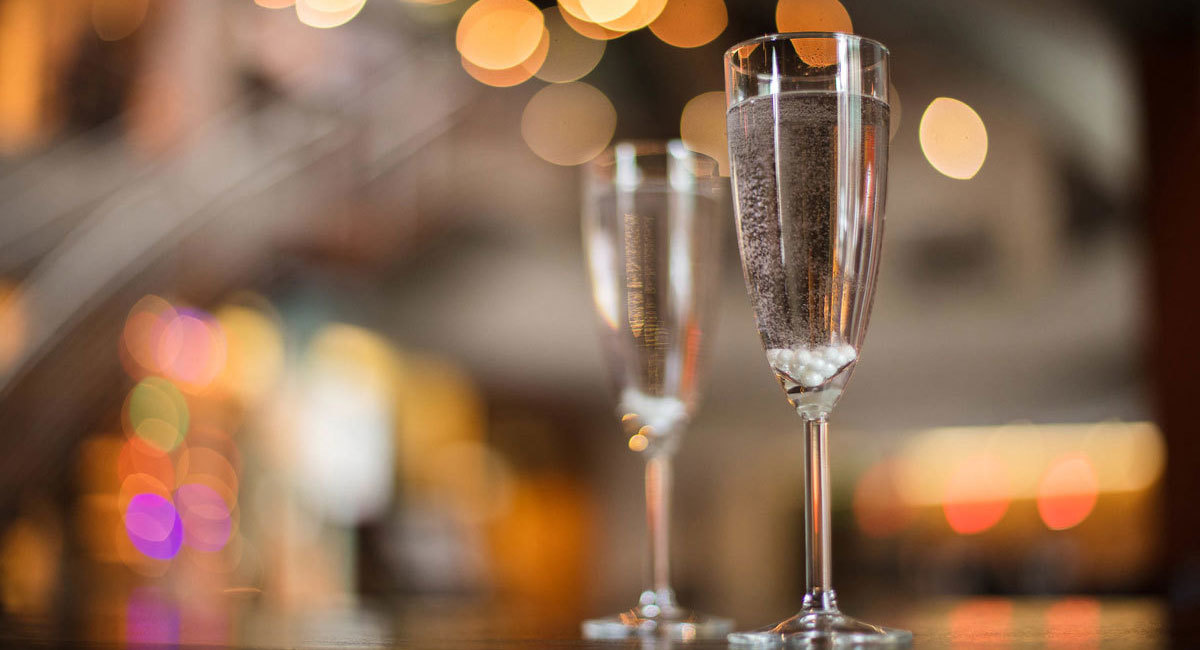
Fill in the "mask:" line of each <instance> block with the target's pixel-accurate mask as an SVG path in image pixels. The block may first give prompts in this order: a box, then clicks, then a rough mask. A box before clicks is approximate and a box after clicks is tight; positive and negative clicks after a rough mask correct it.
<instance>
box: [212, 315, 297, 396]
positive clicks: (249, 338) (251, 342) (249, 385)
mask: <svg viewBox="0 0 1200 650" xmlns="http://www.w3.org/2000/svg"><path fill="white" fill-rule="evenodd" d="M216 319H217V323H218V324H219V326H220V329H221V332H223V333H224V337H225V367H224V369H223V371H222V373H221V375H220V377H219V378H218V383H219V385H220V386H221V387H222V388H223V389H224V390H225V391H226V392H228V393H230V394H232V395H233V396H235V397H237V398H239V399H241V400H242V401H243V402H253V401H255V400H258V399H259V398H261V397H262V396H263V395H264V394H265V393H266V392H267V391H268V390H270V389H271V388H273V387H274V386H275V384H276V382H277V381H278V380H279V375H280V372H282V369H283V355H284V348H283V332H282V331H281V329H280V327H279V323H278V322H277V320H276V319H275V318H274V317H273V316H272V315H270V314H269V313H268V311H267V310H262V309H255V308H252V307H249V306H244V305H226V306H224V307H222V308H220V309H218V310H217V314H216Z"/></svg>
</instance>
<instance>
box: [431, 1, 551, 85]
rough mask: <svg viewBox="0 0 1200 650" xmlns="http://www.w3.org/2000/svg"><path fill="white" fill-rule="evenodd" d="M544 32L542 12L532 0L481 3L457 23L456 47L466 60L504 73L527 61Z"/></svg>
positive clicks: (539, 42) (469, 10)
mask: <svg viewBox="0 0 1200 650" xmlns="http://www.w3.org/2000/svg"><path fill="white" fill-rule="evenodd" d="M544 33H545V24H544V23H543V20H542V12H541V10H540V9H538V8H537V7H536V6H535V5H534V4H533V3H532V2H529V0H479V1H478V2H476V3H475V4H473V5H471V8H470V9H467V11H466V13H464V14H463V16H462V19H461V20H459V21H458V30H457V31H456V32H455V36H454V44H455V47H457V48H458V51H459V53H460V54H462V56H463V58H464V59H466V60H467V61H470V62H471V63H474V64H475V65H477V66H479V67H481V68H487V69H489V70H504V69H507V68H512V67H515V66H519V65H521V63H522V62H523V61H525V60H526V59H528V58H529V57H530V56H531V55H532V54H533V53H534V51H535V50H537V48H538V45H539V44H541V41H542V36H543V34H544Z"/></svg>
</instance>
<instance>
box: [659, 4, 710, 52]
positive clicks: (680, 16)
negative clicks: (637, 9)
mask: <svg viewBox="0 0 1200 650" xmlns="http://www.w3.org/2000/svg"><path fill="white" fill-rule="evenodd" d="M728 24H729V12H728V11H726V9H725V0H671V1H670V2H669V3H667V6H666V8H665V9H664V10H663V12H662V13H661V14H659V16H658V18H656V19H655V20H654V22H652V23H650V31H652V32H654V35H655V36H657V37H658V38H659V40H661V41H662V42H664V43H666V44H668V45H674V46H675V47H699V46H701V45H704V44H705V43H710V42H712V40H713V39H714V38H716V37H718V36H720V35H721V32H723V31H725V27H726V25H728Z"/></svg>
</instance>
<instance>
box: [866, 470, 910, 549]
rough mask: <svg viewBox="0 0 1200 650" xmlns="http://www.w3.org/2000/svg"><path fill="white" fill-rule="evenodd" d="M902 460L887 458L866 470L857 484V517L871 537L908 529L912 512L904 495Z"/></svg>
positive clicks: (893, 533)
mask: <svg viewBox="0 0 1200 650" xmlns="http://www.w3.org/2000/svg"><path fill="white" fill-rule="evenodd" d="M899 474H900V471H899V468H898V463H897V462H896V461H895V460H883V461H880V462H878V463H875V464H874V465H872V466H871V467H869V468H868V469H867V471H865V472H863V474H862V476H860V477H859V479H858V482H857V483H856V484H855V486H854V500H853V508H854V520H855V522H857V523H858V528H859V530H861V531H862V532H863V533H864V534H865V535H867V536H869V537H888V536H890V535H895V534H896V533H898V532H900V531H901V530H903V529H904V527H905V526H906V525H908V522H909V521H910V519H911V518H912V512H911V510H910V509H909V507H908V505H907V504H906V503H904V499H903V498H901V496H900V487H899V486H900V478H899Z"/></svg>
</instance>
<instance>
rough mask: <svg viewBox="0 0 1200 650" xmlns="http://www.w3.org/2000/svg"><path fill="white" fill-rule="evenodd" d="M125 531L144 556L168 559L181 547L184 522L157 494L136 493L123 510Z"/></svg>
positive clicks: (173, 507)
mask: <svg viewBox="0 0 1200 650" xmlns="http://www.w3.org/2000/svg"><path fill="white" fill-rule="evenodd" d="M125 532H126V533H127V534H128V535H129V541H131V542H133V546H134V547H135V548H136V549H137V550H139V551H141V552H142V553H143V554H145V555H146V557H151V558H155V559H158V560H169V559H171V558H173V557H175V554H177V553H179V547H180V545H181V544H183V523H182V522H181V521H180V518H179V513H178V512H176V510H175V506H174V505H172V504H171V502H170V501H168V500H167V499H165V498H164V497H162V496H160V495H158V494H138V495H135V496H134V497H133V499H131V500H130V501H129V505H128V506H127V507H126V508H125Z"/></svg>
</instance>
